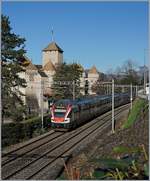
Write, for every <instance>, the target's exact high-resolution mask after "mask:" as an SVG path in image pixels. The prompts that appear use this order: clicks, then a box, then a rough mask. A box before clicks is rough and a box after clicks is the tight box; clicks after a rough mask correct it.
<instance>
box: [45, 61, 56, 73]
mask: <svg viewBox="0 0 150 181" xmlns="http://www.w3.org/2000/svg"><path fill="white" fill-rule="evenodd" d="M43 70H46V71H55V70H56V69H55V66H54V65H53V64H52V62H51V61H50V60H49V61H48V63H47V64H46V65H44V67H43Z"/></svg>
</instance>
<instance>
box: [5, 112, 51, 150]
mask: <svg viewBox="0 0 150 181" xmlns="http://www.w3.org/2000/svg"><path fill="white" fill-rule="evenodd" d="M43 124H44V125H43V127H44V128H45V129H47V128H48V127H49V126H50V116H49V115H48V114H47V115H45V116H44V118H43ZM41 125H42V123H41V117H34V118H31V119H29V120H24V121H22V122H19V123H16V122H14V123H7V124H3V125H2V147H5V146H8V145H12V144H16V143H18V142H21V141H23V140H28V139H30V138H32V137H33V133H34V132H35V130H37V129H40V128H41Z"/></svg>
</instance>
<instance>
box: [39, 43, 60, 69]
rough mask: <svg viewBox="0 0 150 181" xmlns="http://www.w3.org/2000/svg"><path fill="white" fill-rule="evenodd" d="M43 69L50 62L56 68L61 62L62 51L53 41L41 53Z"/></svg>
mask: <svg viewBox="0 0 150 181" xmlns="http://www.w3.org/2000/svg"><path fill="white" fill-rule="evenodd" d="M42 54H43V55H42V62H43V67H44V66H45V65H46V64H47V63H48V62H49V61H51V62H52V64H53V65H54V66H55V67H56V66H57V65H59V64H62V62H63V50H62V49H61V48H60V47H59V46H58V45H57V44H56V43H55V42H54V41H53V42H52V43H50V44H49V45H48V46H47V47H46V48H44V49H43V51H42Z"/></svg>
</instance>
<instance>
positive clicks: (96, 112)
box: [51, 93, 130, 130]
mask: <svg viewBox="0 0 150 181" xmlns="http://www.w3.org/2000/svg"><path fill="white" fill-rule="evenodd" d="M129 102H130V96H129V94H128V93H120V94H115V95H114V106H115V107H118V106H121V105H124V104H127V103H129ZM111 107H112V96H111V95H105V96H95V97H91V98H82V99H76V100H70V99H62V100H59V101H57V102H55V103H54V104H53V105H52V107H51V127H52V128H64V129H67V130H68V129H72V128H75V127H77V126H79V125H81V124H83V123H85V122H87V121H89V120H91V119H93V118H96V117H98V116H100V115H101V114H103V113H105V112H107V111H109V110H111Z"/></svg>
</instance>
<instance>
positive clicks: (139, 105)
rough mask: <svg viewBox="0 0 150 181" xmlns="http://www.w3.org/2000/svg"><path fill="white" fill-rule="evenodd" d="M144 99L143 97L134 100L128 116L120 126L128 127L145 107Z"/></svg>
mask: <svg viewBox="0 0 150 181" xmlns="http://www.w3.org/2000/svg"><path fill="white" fill-rule="evenodd" d="M145 105H146V101H145V100H144V99H137V100H135V102H134V104H133V107H132V110H131V111H130V114H129V116H128V119H127V120H126V121H125V123H124V124H123V126H122V128H129V127H130V126H132V125H133V123H134V122H135V121H136V120H137V118H138V117H139V116H140V113H141V110H142V109H143V108H144V107H145Z"/></svg>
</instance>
